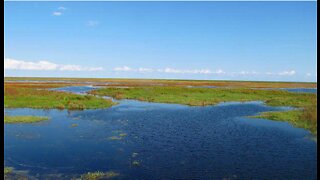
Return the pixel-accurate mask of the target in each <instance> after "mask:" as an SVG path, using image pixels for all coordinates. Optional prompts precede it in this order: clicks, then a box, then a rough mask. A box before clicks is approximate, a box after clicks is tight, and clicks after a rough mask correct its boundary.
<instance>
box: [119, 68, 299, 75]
mask: <svg viewBox="0 0 320 180" xmlns="http://www.w3.org/2000/svg"><path fill="white" fill-rule="evenodd" d="M113 70H114V71H124V72H138V73H152V72H158V73H168V74H212V75H225V76H233V77H234V76H293V75H295V74H296V71H295V70H287V71H282V72H257V71H239V72H225V71H224V70H222V69H217V70H215V71H213V70H210V69H176V68H170V67H166V68H158V69H153V68H144V67H140V68H131V67H128V66H122V67H116V68H114V69H113Z"/></svg>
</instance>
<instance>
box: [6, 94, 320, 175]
mask: <svg viewBox="0 0 320 180" xmlns="http://www.w3.org/2000/svg"><path fill="white" fill-rule="evenodd" d="M284 109H286V108H274V107H268V106H265V105H263V104H262V103H261V102H250V103H225V104H220V105H217V106H206V107H189V106H183V105H175V104H161V103H146V102H139V101H134V100H121V101H120V104H118V105H116V106H113V107H111V108H108V109H98V110H85V111H67V110H63V111H59V110H36V109H28V108H21V109H5V113H6V114H8V115H41V116H49V117H50V120H48V121H46V122H40V123H35V124H5V129H4V130H5V139H4V140H5V142H4V144H5V147H4V153H5V155H4V158H5V165H6V166H12V167H14V168H15V169H16V170H24V171H27V173H28V175H29V176H32V177H36V178H38V179H43V178H44V177H47V176H48V175H49V174H56V175H57V174H58V175H60V176H58V177H59V179H70V178H71V177H79V175H80V174H82V173H86V172H89V171H98V170H99V171H110V170H112V171H115V172H118V173H120V174H121V176H119V177H118V178H119V179H223V178H229V179H274V178H278V179H316V175H317V173H316V169H317V155H316V153H317V144H316V142H315V141H313V140H311V138H310V133H309V132H307V131H305V130H303V129H300V128H294V127H293V126H291V125H289V124H288V123H285V122H275V121H269V120H263V119H248V118H246V117H245V116H249V115H254V114H257V113H259V112H264V111H278V110H284ZM72 124H77V126H75V127H72V126H71V125H72ZM133 162H138V163H139V165H138V166H135V165H133Z"/></svg>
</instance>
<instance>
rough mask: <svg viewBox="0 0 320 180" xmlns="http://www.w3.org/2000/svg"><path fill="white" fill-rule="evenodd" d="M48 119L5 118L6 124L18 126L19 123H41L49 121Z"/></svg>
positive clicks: (40, 117)
mask: <svg viewBox="0 0 320 180" xmlns="http://www.w3.org/2000/svg"><path fill="white" fill-rule="evenodd" d="M48 119H49V118H48V117H43V116H4V123H5V124H17V123H36V122H40V121H45V120H48Z"/></svg>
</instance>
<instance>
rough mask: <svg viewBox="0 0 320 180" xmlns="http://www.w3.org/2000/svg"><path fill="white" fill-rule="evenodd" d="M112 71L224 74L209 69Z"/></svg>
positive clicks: (134, 69)
mask: <svg viewBox="0 0 320 180" xmlns="http://www.w3.org/2000/svg"><path fill="white" fill-rule="evenodd" d="M113 70H114V71H127V72H128V71H130V72H142V73H147V72H148V73H150V72H160V73H173V74H224V73H225V72H224V71H223V70H221V69H219V70H216V71H211V70H209V69H175V68H169V67H167V68H163V69H153V68H143V67H140V68H130V67H128V66H123V67H116V68H114V69H113Z"/></svg>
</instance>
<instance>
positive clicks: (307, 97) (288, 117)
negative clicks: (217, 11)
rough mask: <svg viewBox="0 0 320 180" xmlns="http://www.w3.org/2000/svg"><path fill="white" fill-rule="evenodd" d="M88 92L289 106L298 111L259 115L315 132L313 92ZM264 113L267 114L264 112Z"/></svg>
mask: <svg viewBox="0 0 320 180" xmlns="http://www.w3.org/2000/svg"><path fill="white" fill-rule="evenodd" d="M90 93H92V94H95V95H104V96H111V97H113V98H115V99H137V100H141V101H149V102H160V103H175V104H184V105H190V106H205V105H215V104H218V103H221V102H230V101H240V102H244V101H264V102H265V103H266V104H267V105H270V106H292V107H297V108H302V109H303V110H302V111H299V112H296V111H285V112H277V113H276V112H268V113H265V114H263V115H264V116H265V117H266V118H268V119H272V120H281V121H288V122H290V123H292V124H293V125H295V126H298V127H303V128H306V129H308V130H310V131H311V132H312V133H314V134H315V135H316V129H317V111H316V107H317V95H316V94H310V93H292V92H287V91H280V90H261V89H259V90H258V89H246V88H207V89H206V88H184V87H172V86H171V87H159V86H155V87H135V88H126V89H124V88H101V89H97V90H94V91H91V92H90ZM266 114H268V115H266Z"/></svg>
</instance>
